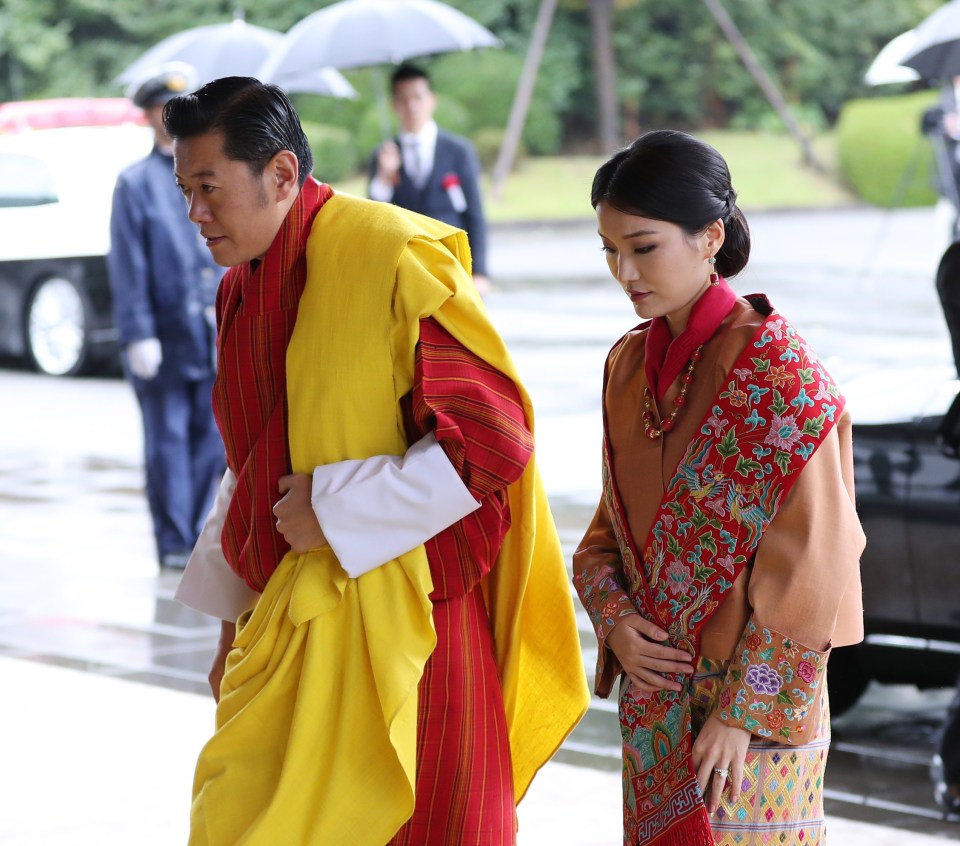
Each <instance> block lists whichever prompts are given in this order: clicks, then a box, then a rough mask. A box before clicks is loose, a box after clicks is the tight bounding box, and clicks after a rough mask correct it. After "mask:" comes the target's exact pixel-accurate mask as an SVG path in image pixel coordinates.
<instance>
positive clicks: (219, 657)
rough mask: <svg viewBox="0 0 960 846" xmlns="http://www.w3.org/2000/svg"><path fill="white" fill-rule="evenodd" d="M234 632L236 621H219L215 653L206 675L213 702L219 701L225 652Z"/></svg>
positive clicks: (228, 648) (235, 631)
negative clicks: (218, 638) (218, 637)
mask: <svg viewBox="0 0 960 846" xmlns="http://www.w3.org/2000/svg"><path fill="white" fill-rule="evenodd" d="M236 634H237V624H236V623H231V622H230V621H229V620H221V621H220V641H219V642H218V643H217V654H216V655H214V656H213V663H212V664H211V665H210V672H209V674H208V675H207V681H209V682H210V690H212V691H213V699H214V701H215V702H219V701H220V683H221V682H222V681H223V673H224V669H225V667H226V663H227V654H228V653H229V652H230V650H231V649H233V639H234V637H235V636H236Z"/></svg>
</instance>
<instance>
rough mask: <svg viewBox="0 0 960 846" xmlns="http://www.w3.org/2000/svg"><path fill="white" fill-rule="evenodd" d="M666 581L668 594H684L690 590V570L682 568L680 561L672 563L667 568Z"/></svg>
mask: <svg viewBox="0 0 960 846" xmlns="http://www.w3.org/2000/svg"><path fill="white" fill-rule="evenodd" d="M667 579H668V582H667V584H668V586H669V588H670V593H672V594H674V595H676V594H678V593H686V592H687V590H688V589H689V588H690V583H691V579H690V568H689V567H686V566H684V564H683V563H682V562H680V561H673V562H671V563H670V566H669V567H667Z"/></svg>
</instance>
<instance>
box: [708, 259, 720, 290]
mask: <svg viewBox="0 0 960 846" xmlns="http://www.w3.org/2000/svg"><path fill="white" fill-rule="evenodd" d="M707 261H708V262H710V284H711V285H719V284H720V274H719V273H717V260H716V259H715V258H714V257H713V256H710V258H708V259H707Z"/></svg>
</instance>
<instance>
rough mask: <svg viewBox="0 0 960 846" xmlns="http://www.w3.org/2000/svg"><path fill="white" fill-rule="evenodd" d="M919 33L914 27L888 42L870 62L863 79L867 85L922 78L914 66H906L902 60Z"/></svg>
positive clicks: (911, 80) (911, 47) (910, 49)
mask: <svg viewBox="0 0 960 846" xmlns="http://www.w3.org/2000/svg"><path fill="white" fill-rule="evenodd" d="M916 40H917V35H916V33H915V32H914V31H913V30H912V29H908V30H907V31H906V32H901V33H900V35H898V36H897V37H896V38H894V39H893V40H892V41H891V42H890V43H889V44H887V45H886V46H885V47H884V48H883V49H882V50H881V51H880V52H879V53H877V57H876V58H875V59H874V60H873V61H872V62H871V63H870V67H869V68H867V72H866V73H865V74H864V75H863V81H864V82H866V83H867V85H887V84H890V83H894V82H914V81H916V80H918V79H920V74H918V73H917V72H916V71H915V70H914V69H913V68H905V67H904V66H903V65H901V64H900V60H901V59H904V58H906V56H907V55H909V53H910V52H911V51H912V50H913V46H914V44H915V43H916Z"/></svg>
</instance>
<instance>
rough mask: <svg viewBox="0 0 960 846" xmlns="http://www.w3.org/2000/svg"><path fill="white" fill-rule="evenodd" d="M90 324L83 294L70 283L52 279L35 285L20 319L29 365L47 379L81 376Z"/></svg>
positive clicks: (87, 348) (86, 353) (88, 305)
mask: <svg viewBox="0 0 960 846" xmlns="http://www.w3.org/2000/svg"><path fill="white" fill-rule="evenodd" d="M90 320H91V311H90V304H89V302H88V300H87V295H86V292H85V291H84V290H83V289H82V288H81V287H80V285H78V284H77V283H76V282H74V281H73V280H72V279H68V278H67V277H65V276H62V275H53V276H48V277H47V278H46V279H43V280H42V281H40V282H39V283H37V285H36V286H35V287H34V289H33V291H32V292H31V293H30V297H29V298H28V300H27V304H26V308H25V309H24V316H23V333H24V338H25V340H26V347H27V356H28V357H29V359H30V363H31V364H32V365H33V366H34V368H35V369H36V370H38V371H39V372H41V373H46V374H48V375H50V376H74V375H76V374H78V373H80V372H82V371H83V369H84V366H85V365H86V363H87V359H88V357H89V353H90V339H89V327H90Z"/></svg>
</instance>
